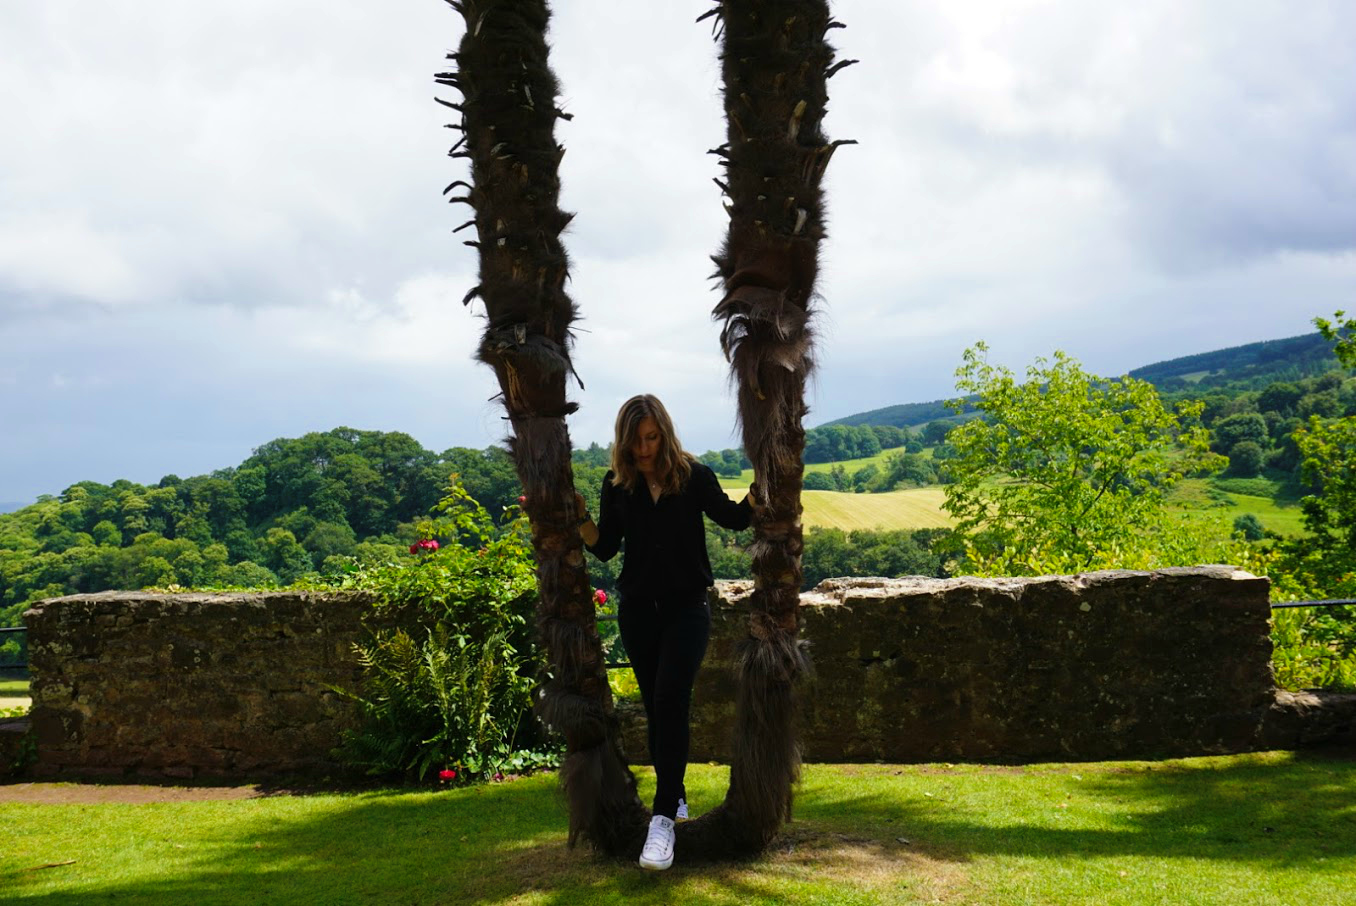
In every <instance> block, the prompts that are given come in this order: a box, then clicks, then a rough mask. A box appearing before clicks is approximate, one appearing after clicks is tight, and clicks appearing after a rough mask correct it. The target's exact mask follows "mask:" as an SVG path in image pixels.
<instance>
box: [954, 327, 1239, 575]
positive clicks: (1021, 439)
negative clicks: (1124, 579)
mask: <svg viewBox="0 0 1356 906" xmlns="http://www.w3.org/2000/svg"><path fill="white" fill-rule="evenodd" d="M987 351H988V347H987V346H986V345H985V344H984V343H982V342H981V343H978V344H976V345H975V346H974V347H973V348H971V349H968V350H966V351H965V354H964V361H963V364H962V365H961V367H960V368H959V369H958V370H957V372H956V376H957V381H956V387H957V389H958V390H960V391H962V392H964V393H969V394H974V395H975V396H976V397H977V399H975V400H974V402H973V406H974V408H976V409H977V410H978V411H979V412H980V413H981V414H982V417H981V418H979V419H974V420H972V421H969V422H966V423H965V424H963V425H960V426H958V427H956V428H955V429H953V430H952V431H951V433H950V434H949V435H948V440H949V442H950V443H951V444H952V446H954V448H955V457H954V458H953V459H952V460H951V461H950V462H949V463H948V467H949V469H950V473H951V477H952V484H950V485H948V486H947V488H946V502H945V503H944V504H943V506H944V507H945V509H946V510H947V511H948V512H949V513H951V515H952V516H954V517H955V518H956V519H957V521H958V525H957V529H958V531H959V532H960V533H961V534H962V535H963V537H964V538H965V540H966V544H967V554H968V556H969V557H970V559H971V560H972V561H973V564H974V566H975V567H976V568H978V569H979V570H980V571H982V572H987V573H999V574H1004V573H1006V574H1019V575H1020V574H1032V573H1044V572H1074V571H1080V570H1087V569H1092V568H1099V567H1112V566H1132V565H1133V566H1140V565H1148V564H1150V563H1153V562H1155V556H1154V555H1155V553H1156V551H1157V550H1158V548H1157V547H1156V543H1157V542H1156V536H1158V535H1160V534H1161V533H1162V532H1163V531H1164V530H1165V528H1164V525H1165V523H1164V519H1163V510H1164V502H1163V496H1164V492H1165V491H1167V489H1168V488H1170V487H1172V485H1173V484H1175V483H1176V482H1177V481H1178V480H1179V479H1180V478H1181V477H1182V476H1183V475H1184V474H1186V473H1188V472H1194V471H1197V470H1199V469H1202V468H1218V467H1219V466H1220V465H1222V459H1221V458H1220V457H1218V456H1214V455H1212V454H1210V453H1209V452H1208V448H1207V444H1208V434H1207V432H1206V431H1205V429H1204V428H1202V427H1200V426H1199V425H1198V424H1197V423H1196V421H1195V420H1196V419H1197V418H1198V417H1199V415H1200V411H1201V406H1200V404H1199V403H1181V404H1179V406H1178V408H1177V411H1176V412H1173V411H1172V410H1170V409H1168V408H1167V407H1166V406H1164V404H1163V402H1162V400H1160V399H1159V397H1158V393H1157V391H1156V390H1155V389H1154V387H1153V385H1152V384H1149V383H1148V382H1146V381H1140V380H1136V379H1134V378H1129V377H1126V378H1122V379H1120V380H1106V379H1104V378H1099V377H1097V376H1095V375H1091V374H1088V373H1086V372H1085V371H1083V369H1082V368H1081V367H1080V366H1079V364H1078V363H1077V362H1076V361H1075V360H1074V359H1072V358H1070V357H1069V356H1068V355H1066V354H1064V353H1063V352H1056V353H1055V357H1054V361H1053V362H1051V361H1048V360H1046V359H1043V358H1041V359H1037V360H1036V363H1035V364H1034V365H1032V366H1031V367H1029V368H1028V369H1027V372H1026V380H1025V381H1019V380H1018V379H1017V378H1016V377H1015V376H1014V375H1013V374H1012V372H1011V371H1009V370H1008V369H1006V368H1004V367H1001V366H995V365H991V364H989V363H988V361H987V360H986V358H985V353H986V352H987ZM950 405H952V407H953V408H957V409H959V408H960V407H961V406H962V405H964V403H963V402H962V401H960V400H956V401H953V402H952V403H951V404H950Z"/></svg>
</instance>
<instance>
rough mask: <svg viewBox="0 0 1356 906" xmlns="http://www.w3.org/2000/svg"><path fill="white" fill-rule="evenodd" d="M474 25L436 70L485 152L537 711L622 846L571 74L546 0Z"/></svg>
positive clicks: (477, 171) (489, 339)
mask: <svg viewBox="0 0 1356 906" xmlns="http://www.w3.org/2000/svg"><path fill="white" fill-rule="evenodd" d="M447 2H448V3H449V5H451V6H452V7H453V8H454V9H456V10H457V12H459V13H461V14H462V16H463V17H464V18H465V20H466V32H465V35H464V36H463V38H462V40H461V43H460V45H459V47H458V49H457V52H456V53H454V54H449V55H448V58H449V59H451V60H453V61H454V62H455V63H456V64H457V67H458V69H457V71H455V72H444V73H439V74H438V76H437V81H438V82H439V83H440V84H443V85H448V86H451V87H453V88H456V89H458V90H460V91H461V93H462V96H463V100H462V102H461V103H452V102H449V101H444V100H440V101H439V103H442V104H444V105H445V106H447V107H450V108H452V109H454V110H456V111H458V112H459V113H460V114H461V117H460V120H459V122H456V123H453V124H450V128H453V129H457V130H460V131H461V132H462V138H461V140H460V141H459V142H457V144H456V145H455V146H453V148H452V151H451V152H450V154H451V155H452V156H453V157H465V158H469V159H470V163H471V180H470V182H469V183H468V182H465V181H462V180H457V181H456V182H454V183H452V184H451V185H450V186H448V187H447V189H446V190H444V194H447V193H449V192H453V191H454V190H457V189H458V188H460V189H461V190H462V191H461V192H460V193H459V194H457V195H454V196H453V197H452V198H450V199H449V200H450V201H452V202H459V203H465V204H468V205H470V207H471V208H472V210H473V211H474V214H475V216H474V218H473V219H472V220H470V221H467V222H466V223H465V224H463V225H462V226H461V227H458V230H460V229H463V228H465V227H470V226H474V227H475V228H476V233H477V238H476V239H475V240H473V241H470V242H468V243H467V244H468V245H471V246H473V247H474V248H476V249H477V251H478V253H479V257H480V284H479V285H478V286H477V287H475V288H474V289H472V290H471V292H469V293H468V294H467V296H466V298H465V299H464V300H463V301H464V302H467V303H469V302H470V301H471V300H472V299H473V298H474V297H476V296H479V297H480V298H481V299H482V300H483V301H484V303H485V312H486V318H487V321H488V323H487V324H486V327H485V332H484V335H483V337H482V339H481V343H480V348H479V351H478V354H477V355H478V358H479V359H480V360H481V361H483V362H485V363H486V364H488V365H489V366H490V367H492V368H493V369H494V373H495V376H496V377H497V378H498V380H499V386H500V388H501V391H502V393H501V396H502V399H503V403H504V408H505V409H506V410H507V412H508V420H509V422H510V425H511V426H512V435H511V437H510V446H511V449H512V451H513V456H514V461H515V463H516V465H517V469H518V476H519V478H520V479H521V481H522V485H523V488H524V490H525V493H526V503H525V509H526V511H527V515H528V517H529V519H530V521H531V524H532V545H533V549H534V550H535V553H536V562H537V580H538V586H539V590H540V603H539V605H538V623H539V628H540V636H541V640H542V642H543V645H544V647H545V649H546V651H547V653H548V658H549V664H548V676H547V679H546V681H545V683H544V685H543V686H542V689H541V691H540V693H539V698H538V700H537V713H538V715H539V716H540V717H541V719H542V720H543V721H545V723H546V724H547V725H548V726H550V727H552V728H554V729H556V730H558V731H559V732H561V733H562V734H563V735H564V737H565V741H566V759H565V763H564V765H563V766H562V769H561V778H562V782H563V784H564V787H565V791H566V794H567V797H568V799H569V802H570V841H571V843H573V842H574V841H575V840H577V839H579V838H581V837H582V838H584V839H587V840H589V841H590V842H592V843H594V844H595V845H596V846H598V847H600V848H602V849H604V850H607V851H617V850H620V849H623V848H625V847H627V846H628V845H629V843H630V841H631V839H633V838H634V837H635V836H636V835H637V834H638V833H639V832H640V831H639V829H640V828H643V826H644V823H645V819H646V814H645V809H644V807H643V806H642V805H641V803H640V800H639V798H638V797H637V795H636V785H635V779H634V777H633V776H632V774H631V772H630V770H629V769H628V768H627V766H626V762H625V759H624V758H623V757H622V754H621V750H620V747H619V745H618V734H617V722H616V718H615V716H614V714H613V710H612V697H611V693H610V691H609V689H608V685H607V673H606V668H605V666H604V662H603V653H602V647H601V644H600V641H599V638H598V631H597V619H596V614H595V611H594V603H593V597H592V589H591V587H590V584H589V580H588V574H587V571H586V568H585V565H584V558H583V551H582V547H581V544H582V542H581V540H580V537H579V533H578V530H577V528H576V525H575V516H574V514H575V502H574V476H573V472H572V469H571V466H570V438H569V432H568V430H567V428H566V425H565V416H566V415H568V414H569V413H570V412H573V411H574V409H575V408H576V407H575V404H573V403H570V402H568V401H567V399H566V393H565V384H566V378H567V376H568V375H569V374H572V373H573V370H574V369H573V366H572V365H571V362H570V343H571V340H572V335H571V333H570V325H571V323H572V322H573V320H574V318H575V313H576V312H575V306H574V303H573V302H572V301H571V300H570V298H569V296H568V295H567V294H566V293H565V289H564V286H565V280H566V276H567V274H568V271H569V260H568V258H567V257H566V254H565V249H564V247H563V245H562V244H561V239H560V234H561V232H562V231H563V230H564V229H565V226H566V225H567V224H568V223H569V221H570V216H571V215H568V214H566V213H564V212H563V211H561V210H560V207H559V205H558V197H559V192H560V179H559V172H558V165H559V163H560V159H561V157H562V156H563V154H564V148H562V147H561V146H560V145H558V144H556V140H555V134H554V133H555V122H556V120H557V119H559V118H562V117H565V118H568V116H567V115H566V114H564V113H562V112H561V111H560V110H559V109H558V108H557V106H556V97H557V94H558V87H559V86H558V84H557V82H556V78H555V76H554V74H553V73H552V72H551V69H550V66H549V64H548V60H547V45H546V29H547V24H548V21H549V18H550V13H549V11H548V9H547V6H546V3H545V0H459V2H458V0H447Z"/></svg>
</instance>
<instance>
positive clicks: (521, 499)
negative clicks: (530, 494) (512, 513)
mask: <svg viewBox="0 0 1356 906" xmlns="http://www.w3.org/2000/svg"><path fill="white" fill-rule="evenodd" d="M518 503H519V504H524V503H527V496H526V495H520V496H519V497H518Z"/></svg>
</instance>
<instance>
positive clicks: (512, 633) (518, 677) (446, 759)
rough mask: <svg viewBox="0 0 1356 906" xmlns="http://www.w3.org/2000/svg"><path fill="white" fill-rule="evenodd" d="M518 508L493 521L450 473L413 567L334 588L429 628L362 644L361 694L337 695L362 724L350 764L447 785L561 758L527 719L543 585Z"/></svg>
mask: <svg viewBox="0 0 1356 906" xmlns="http://www.w3.org/2000/svg"><path fill="white" fill-rule="evenodd" d="M513 509H515V508H510V512H508V513H506V517H507V518H506V519H505V520H504V522H503V524H502V525H496V524H495V522H494V520H493V519H491V518H490V516H489V514H488V513H486V512H485V509H484V508H483V507H482V506H481V505H480V504H479V503H477V502H476V500H475V499H474V498H472V497H471V496H470V495H469V494H468V493H467V492H466V490H465V489H464V488H463V487H462V486H461V484H460V483H458V482H457V481H456V480H455V476H454V480H453V484H452V486H451V487H450V488H449V489H448V492H447V495H446V496H445V497H444V498H443V500H442V501H441V502H440V503H439V504H438V505H437V506H436V507H435V508H434V511H435V514H434V516H432V517H431V518H429V519H426V520H423V521H421V522H420V523H419V524H418V525H417V526H416V530H417V531H418V533H419V535H420V536H421V537H422V539H423V540H421V541H419V542H416V543H415V544H413V545H411V546H410V551H411V553H414V554H417V555H418V557H417V559H416V560H414V561H413V562H410V561H405V562H403V563H398V564H397V563H390V564H383V565H380V566H374V567H368V568H364V569H359V570H356V571H355V572H353V573H350V574H348V575H346V576H343V577H340V578H339V579H338V580H337V584H338V586H339V587H341V588H356V589H363V590H366V591H370V592H372V593H374V594H375V596H376V610H377V612H378V613H385V614H389V615H391V616H393V617H394V616H397V615H399V616H400V617H401V618H400V619H399V620H398V622H400V623H402V624H408V623H409V622H410V621H409V620H407V619H404V618H403V617H405V616H411V615H412V616H414V617H415V618H416V619H415V621H414V622H417V623H419V624H422V625H424V626H426V627H427V628H426V629H425V630H424V631H423V632H422V634H421V633H419V632H415V633H414V634H413V635H412V634H411V633H410V632H409V631H407V630H406V629H390V628H379V629H374V630H373V631H372V632H371V635H370V637H369V638H368V639H367V640H366V641H364V642H361V643H359V644H358V645H357V646H355V647H356V649H357V652H358V655H359V659H360V662H361V663H362V665H363V668H364V681H363V686H362V688H361V689H359V690H339V691H341V692H343V693H344V694H345V695H347V696H349V697H350V698H352V699H354V700H355V701H357V702H358V704H359V706H360V708H361V710H362V713H363V717H364V722H363V726H362V727H361V728H360V729H359V730H358V731H356V732H351V733H349V734H348V735H346V737H345V738H344V742H343V745H342V747H341V749H340V752H339V754H340V756H341V757H343V758H344V759H345V760H347V761H348V762H349V763H350V764H353V765H355V766H359V767H362V768H364V769H366V770H367V771H368V772H369V773H372V774H392V773H403V774H406V775H407V776H411V777H414V778H420V779H422V778H424V777H426V776H428V775H429V773H430V772H432V771H437V776H438V779H439V780H440V781H442V782H444V783H446V782H449V781H450V780H452V779H455V778H459V779H460V780H462V781H465V780H473V779H477V778H486V777H490V776H493V775H494V774H496V773H500V772H501V771H502V770H504V769H509V770H518V771H524V770H531V769H532V768H534V767H540V766H544V765H549V764H553V763H554V762H555V760H556V759H557V756H556V755H555V753H554V751H552V746H551V745H549V744H548V741H547V739H546V737H545V734H544V731H543V730H541V728H540V726H539V725H538V724H537V722H536V721H535V719H534V718H533V717H532V713H531V703H532V699H531V692H532V687H533V685H534V676H535V674H536V671H537V663H538V661H537V658H536V657H535V655H534V651H533V641H534V639H533V630H532V620H531V616H532V615H533V613H534V610H535V606H536V599H537V585H536V579H535V574H534V570H533V557H532V549H531V546H530V544H529V542H528V538H527V524H526V523H527V520H526V519H524V518H523V517H522V515H521V512H518V513H514V512H512V510H513ZM436 539H443V540H442V542H441V543H440V542H439V541H438V540H436ZM382 622H385V623H386V624H387V625H388V626H389V623H390V622H391V621H390V620H389V619H387V620H383V621H382ZM440 766H442V768H441V770H438V769H439V768H440ZM448 766H452V767H448ZM448 772H452V774H451V776H448Z"/></svg>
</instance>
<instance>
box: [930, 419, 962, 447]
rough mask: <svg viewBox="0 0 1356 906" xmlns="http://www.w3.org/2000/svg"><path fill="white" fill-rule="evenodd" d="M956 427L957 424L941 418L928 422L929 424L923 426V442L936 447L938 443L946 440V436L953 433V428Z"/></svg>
mask: <svg viewBox="0 0 1356 906" xmlns="http://www.w3.org/2000/svg"><path fill="white" fill-rule="evenodd" d="M954 427H955V424H954V423H953V422H949V421H943V420H941V419H937V420H935V421H930V422H928V423H927V426H926V427H925V428H923V444H924V445H925V446H929V447H935V446H936V445H937V444H940V443H941V442H942V441H944V440H946V436H947V435H948V434H950V433H951V429H952V428H954Z"/></svg>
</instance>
